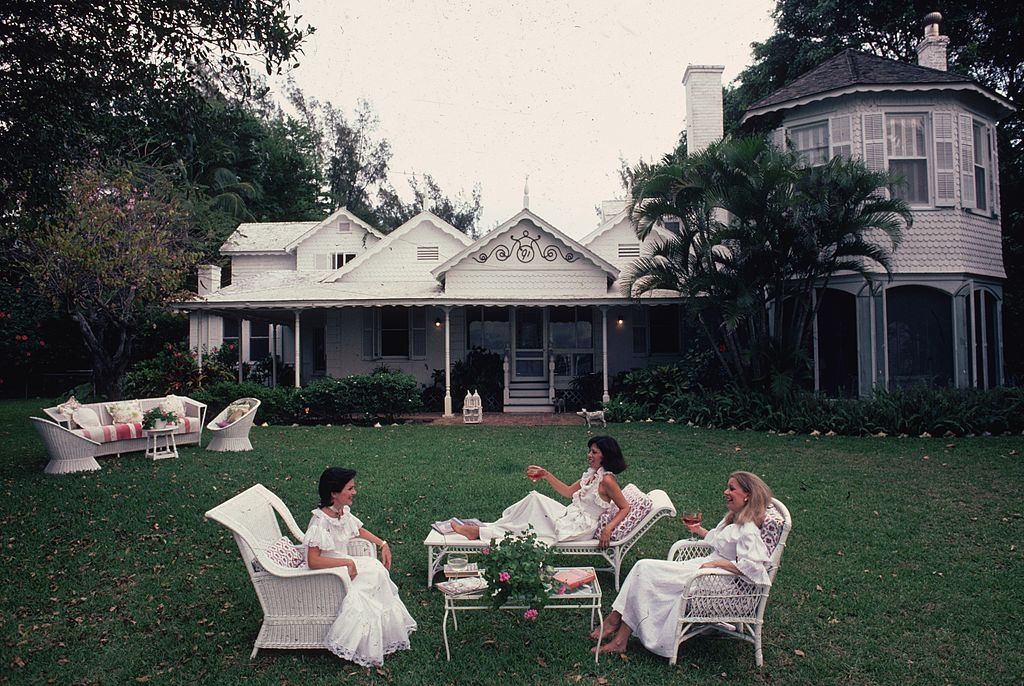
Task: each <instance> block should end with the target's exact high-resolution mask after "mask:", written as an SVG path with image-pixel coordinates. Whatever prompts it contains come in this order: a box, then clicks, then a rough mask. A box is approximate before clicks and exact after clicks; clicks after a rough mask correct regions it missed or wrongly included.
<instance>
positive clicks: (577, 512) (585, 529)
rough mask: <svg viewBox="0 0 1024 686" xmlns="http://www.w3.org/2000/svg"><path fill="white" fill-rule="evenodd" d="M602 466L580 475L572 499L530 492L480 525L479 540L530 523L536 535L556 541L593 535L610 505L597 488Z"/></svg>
mask: <svg viewBox="0 0 1024 686" xmlns="http://www.w3.org/2000/svg"><path fill="white" fill-rule="evenodd" d="M605 473H606V472H605V471H604V468H601V469H598V470H596V471H595V470H593V469H588V470H587V471H585V472H584V473H583V476H581V477H580V488H579V490H578V491H576V492H575V493H573V494H572V502H571V503H569V505H563V504H561V503H560V502H558V501H557V500H555V499H554V498H549V497H548V496H546V495H543V494H541V493H538V492H537V491H530V492H529V493H528V494H527V495H526V497H525V498H523V499H522V500H520V501H519V502H517V503H515V504H514V505H511V506H509V507H508V508H506V509H505V511H504V512H502V514H501V519H499V520H498V521H496V522H491V523H489V524H484V525H483V526H481V527H480V540H481V541H490V540H491V539H500V538H501V537H502V536H504V535H505V534H506V533H508V532H514V533H521V532H523V531H526V528H527V527H528V526H529V525H531V524H532V525H533V530H534V531H535V532H537V537H538V538H540V539H542V540H545V541H549V542H556V543H563V542H566V541H583V540H589V539H591V538H593V537H594V530H595V529H596V528H597V520H598V518H599V517H600V516H601V514H602V513H603V512H604V511H605V510H606V509H608V508H609V507H611V506H612V503H611V502H610V501H605V500H602V499H601V496H600V494H599V493H598V487H599V486H600V485H601V479H603V478H604V475H605Z"/></svg>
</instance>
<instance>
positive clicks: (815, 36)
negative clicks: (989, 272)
mask: <svg viewBox="0 0 1024 686" xmlns="http://www.w3.org/2000/svg"><path fill="white" fill-rule="evenodd" d="M935 9H938V10H940V11H941V12H942V15H943V22H942V32H943V33H944V34H945V35H948V36H949V39H950V41H949V69H950V71H954V72H957V73H960V74H966V75H968V76H970V77H972V78H974V79H975V80H977V81H978V82H979V83H981V84H982V85H984V86H987V87H988V88H991V89H993V90H995V91H997V92H999V93H1001V94H1002V95H1004V96H1005V97H1006V98H1008V99H1009V100H1010V101H1011V102H1013V103H1014V105H1015V106H1016V107H1017V111H1016V112H1015V113H1014V114H1012V115H1010V116H1009V117H1007V118H1006V119H1004V120H1003V121H1002V122H1001V123H1000V126H999V130H998V142H999V181H1000V188H1001V191H1002V193H1001V198H1000V200H1001V204H1002V207H1001V213H1000V220H1001V222H1002V227H1003V260H1004V263H1005V266H1006V273H1007V280H1006V283H1005V286H1004V289H1005V304H1004V308H1003V313H1004V316H1003V322H1004V340H1006V341H1015V340H1020V339H1021V338H1022V337H1024V41H1022V40H1020V36H1021V35H1022V33H1024V5H1022V4H1021V3H1007V2H1003V1H1002V0H965V2H960V3H944V4H943V6H941V7H939V6H936V5H935V3H934V2H929V1H928V0H913V1H912V2H906V1H905V0H903V1H897V0H875V1H874V2H859V3H858V2H841V1H840V0H778V3H777V5H776V9H775V12H774V17H775V20H776V23H777V28H776V31H775V33H774V34H773V35H772V36H771V37H769V38H768V39H767V40H765V41H764V42H761V43H755V44H754V45H753V48H754V63H753V64H752V65H750V66H749V67H747V68H746V69H745V70H744V71H743V72H742V73H741V74H740V75H739V77H738V82H739V83H738V85H737V86H735V87H733V88H728V89H726V112H725V114H726V130H727V131H729V132H735V131H737V130H738V128H739V120H740V118H741V117H742V115H743V112H744V111H745V110H746V108H747V107H748V106H749V105H750V104H752V103H753V102H756V101H757V100H759V99H760V98H762V97H764V96H766V95H768V94H769V93H771V92H772V91H774V90H776V89H777V88H781V87H782V86H784V85H786V84H787V83H789V82H791V81H792V80H793V79H795V78H796V77H797V76H799V75H800V74H802V73H804V72H806V71H807V70H809V69H811V68H813V67H815V66H817V65H818V64H820V63H821V62H823V61H824V60H826V59H828V58H829V57H831V56H833V55H835V54H837V53H839V52H841V51H842V50H844V49H846V48H854V49H857V50H863V51H865V52H869V53H872V54H875V55H880V56H882V57H889V58H891V59H898V60H901V61H904V62H910V63H916V61H917V53H916V47H917V43H918V42H919V41H920V39H921V36H922V28H921V19H922V18H923V17H924V16H925V15H926V14H927V13H929V12H931V11H933V10H935ZM1005 352H1006V356H1005V357H1006V365H1007V369H1008V371H1009V373H1010V375H1011V377H1016V378H1017V379H1022V378H1024V346H1007V347H1006V349H1005Z"/></svg>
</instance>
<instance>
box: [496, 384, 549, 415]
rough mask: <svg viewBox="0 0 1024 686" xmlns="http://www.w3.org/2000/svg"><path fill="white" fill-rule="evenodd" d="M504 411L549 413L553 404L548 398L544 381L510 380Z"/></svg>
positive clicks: (546, 385) (511, 412)
mask: <svg viewBox="0 0 1024 686" xmlns="http://www.w3.org/2000/svg"><path fill="white" fill-rule="evenodd" d="M508 396H509V398H508V402H506V403H505V410H504V411H505V412H507V413H510V414H527V413H529V414H538V413H545V414H551V413H554V411H555V406H554V405H553V404H552V403H551V401H549V400H548V384H547V382H546V381H510V382H509V385H508Z"/></svg>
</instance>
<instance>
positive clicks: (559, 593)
mask: <svg viewBox="0 0 1024 686" xmlns="http://www.w3.org/2000/svg"><path fill="white" fill-rule="evenodd" d="M568 590H569V587H568V586H565V585H563V586H562V587H561V588H559V589H558V595H563V594H564V593H565V592H566V591H568Z"/></svg>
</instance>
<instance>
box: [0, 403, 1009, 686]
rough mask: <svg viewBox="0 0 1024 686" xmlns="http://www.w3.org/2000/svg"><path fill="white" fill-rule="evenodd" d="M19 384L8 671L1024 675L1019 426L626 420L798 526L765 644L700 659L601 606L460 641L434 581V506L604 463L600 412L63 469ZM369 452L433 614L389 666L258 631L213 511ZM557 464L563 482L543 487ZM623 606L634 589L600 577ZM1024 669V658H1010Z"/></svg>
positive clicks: (80, 677) (683, 475) (7, 674)
mask: <svg viewBox="0 0 1024 686" xmlns="http://www.w3.org/2000/svg"><path fill="white" fill-rule="evenodd" d="M46 404H48V403H46V402H45V401H28V402H4V403H0V427H3V429H2V430H0V441H2V445H3V446H4V450H3V453H2V456H0V488H2V499H3V500H2V502H3V505H2V506H0V516H2V519H0V523H2V529H0V544H2V549H0V559H2V569H3V575H4V577H5V578H4V583H3V584H2V585H0V636H2V648H0V651H2V652H0V665H2V668H0V683H3V684H8V683H10V684H30V683H31V684H34V683H59V684H96V683H104V684H131V683H146V682H148V683H152V684H175V683H193V682H194V683H244V684H274V685H275V686H276V685H279V684H300V685H306V684H317V683H326V682H328V681H331V682H334V681H337V680H341V681H344V682H347V683H356V684H369V683H380V684H383V683H390V684H456V683H458V684H492V683H516V684H541V683H544V684H550V683H581V684H595V683H596V684H637V683H643V684H673V685H674V684H706V683H709V682H711V683H716V682H720V683H730V684H735V683H743V684H747V683H750V684H762V683H771V684H834V683H841V684H844V685H854V684H900V685H901V686H902V685H905V684H936V683H957V684H989V683H1015V682H1017V681H1018V680H1019V678H1020V675H1021V674H1024V658H1022V656H1021V652H1020V650H1019V646H1021V645H1024V630H1022V629H1021V625H1020V622H1019V621H1018V619H1019V614H1020V613H1019V608H1020V606H1021V601H1022V600H1024V598H1022V596H1024V592H1022V591H1024V582H1022V581H1021V579H1022V577H1024V564H1022V552H1024V551H1022V548H1024V541H1022V537H1021V532H1022V528H1024V519H1022V512H1024V502H1022V500H1021V484H1022V476H1024V461H1022V454H1024V440H1022V439H1021V438H1019V437H1014V438H971V439H938V438H933V439H916V438H907V439H896V438H888V439H872V438H820V439H810V438H808V437H806V436H775V435H765V434H755V433H743V432H730V431H705V430H695V429H691V428H686V427H683V426H677V425H675V426H673V425H665V424H629V425H614V426H612V427H609V433H611V434H612V435H614V436H616V438H618V440H619V441H620V442H621V443H622V445H623V448H624V451H625V453H626V458H627V460H628V461H629V463H630V467H629V469H628V470H627V471H626V472H625V473H624V474H623V475H622V479H621V481H622V483H623V484H625V483H628V482H634V483H636V484H637V485H639V486H641V487H642V488H644V489H645V490H647V489H650V488H663V489H665V490H666V491H667V492H668V493H669V495H670V496H671V497H672V499H673V501H674V502H675V504H676V506H677V507H679V508H681V507H697V508H700V509H703V511H704V512H705V513H706V514H707V515H708V518H709V519H712V518H713V516H711V515H710V514H709V513H716V512H719V511H722V510H723V506H722V501H721V489H722V486H723V484H724V482H725V480H726V478H727V476H728V474H729V472H730V471H731V470H734V469H749V470H751V471H754V472H757V473H759V474H761V475H763V476H764V477H765V479H766V481H767V482H768V483H769V485H771V486H772V487H773V488H774V490H775V492H776V494H777V496H778V497H779V498H780V499H782V500H783V501H784V502H785V503H786V504H787V505H788V506H789V508H790V509H791V511H792V513H793V518H794V530H793V534H792V536H791V537H790V541H789V547H788V549H787V552H786V555H785V557H784V558H783V565H782V569H781V571H780V572H779V576H778V578H777V581H776V587H775V588H774V589H773V592H772V597H771V599H770V601H769V604H768V609H767V612H766V627H765V641H766V644H765V649H764V652H765V666H764V668H763V669H762V670H758V669H757V668H755V667H754V661H753V650H752V648H751V646H749V645H748V644H745V643H740V642H737V641H721V640H710V639H697V640H694V641H690V642H688V643H686V644H684V646H683V648H682V650H681V654H680V664H679V665H678V666H677V667H671V666H669V665H668V663H667V661H666V660H664V659H662V658H659V657H656V656H654V655H652V654H650V653H648V652H646V651H645V650H644V649H643V648H642V647H641V646H640V645H639V643H635V642H634V643H633V644H632V645H631V648H630V650H629V652H628V654H627V655H626V657H625V658H624V659H619V658H612V659H608V660H602V663H601V664H600V666H597V667H595V666H594V664H593V662H591V661H590V660H589V659H588V652H587V650H588V646H589V644H588V642H587V640H586V638H585V634H586V631H585V629H586V626H587V621H588V619H587V617H586V616H585V615H584V613H573V612H558V613H555V612H550V613H547V614H545V613H541V617H540V619H539V620H538V621H537V622H536V623H528V622H525V621H523V620H521V619H519V618H518V617H516V616H515V615H513V614H511V613H504V612H500V613H474V614H472V615H467V616H466V617H465V618H464V620H463V621H462V622H460V631H459V632H457V633H455V634H453V635H452V639H453V640H452V652H453V658H454V661H453V662H450V663H449V662H446V661H445V660H444V646H443V644H442V639H441V630H440V620H441V599H440V597H439V593H438V592H437V591H435V590H429V591H428V590H427V589H426V588H425V568H426V554H425V551H424V549H423V546H422V540H423V537H424V536H425V535H426V531H427V524H428V522H430V521H432V520H434V519H439V518H441V517H445V516H449V515H456V514H457V515H467V516H479V517H481V518H484V519H487V518H494V517H496V516H497V515H498V514H499V513H500V511H501V509H502V508H503V507H504V506H505V505H507V504H509V503H510V502H512V501H513V500H515V499H516V498H518V497H519V496H521V495H522V494H523V493H525V492H526V490H527V489H528V484H527V482H526V481H525V479H524V478H523V477H522V470H523V467H524V466H525V465H526V464H528V463H540V464H543V465H545V466H547V467H549V468H550V469H551V470H552V471H553V472H554V473H556V474H558V475H560V476H561V477H562V478H563V479H570V478H575V477H576V475H577V474H578V473H579V472H581V471H582V469H583V467H584V455H585V437H586V430H585V429H584V428H582V427H523V428H508V427H505V428H499V427H488V426H487V425H486V424H485V425H482V426H476V427H464V426H452V427H434V426H398V427H385V428H382V429H371V428H354V427H333V428H332V427H302V428H291V427H271V428H263V429H259V428H258V429H254V432H253V443H254V445H255V446H256V450H255V451H253V452H252V453H245V454H215V453H208V452H205V451H203V450H199V449H196V448H194V447H190V448H186V449H183V450H182V451H181V457H180V458H179V459H177V460H166V461H162V462H156V463H153V462H149V461H146V460H144V459H143V458H142V456H141V453H132V454H127V455H125V456H123V457H120V458H116V457H108V458H101V460H100V462H101V464H102V465H103V470H102V471H100V472H95V473H89V474H81V475H69V476H64V477H50V476H46V475H44V474H43V473H42V468H43V466H44V464H45V456H44V453H43V448H42V444H41V443H40V441H39V440H38V439H37V437H36V436H35V434H34V432H33V431H32V429H31V427H30V426H29V422H28V421H27V419H26V417H27V416H29V415H31V414H38V408H40V407H43V406H45V405H46ZM332 464H333V465H345V466H351V467H354V468H356V469H358V470H359V472H360V475H359V477H358V486H359V495H358V496H357V500H356V507H355V508H354V509H355V511H356V512H357V514H358V515H359V516H360V517H361V518H362V519H363V520H364V521H365V522H366V524H367V526H368V527H369V528H370V529H371V530H372V531H374V532H376V533H378V534H381V535H385V536H386V537H387V538H388V539H389V540H390V541H391V542H392V545H393V547H394V551H395V567H394V569H393V571H392V578H393V579H394V580H395V581H396V583H397V584H398V585H399V587H400V589H401V593H402V597H403V599H404V600H405V602H406V605H407V606H408V607H409V610H410V612H411V613H412V614H413V616H414V617H415V618H416V619H417V621H418V622H419V631H418V632H417V633H415V634H414V635H413V639H412V643H413V649H412V650H411V651H409V652H403V653H399V654H397V655H394V656H391V657H390V658H388V659H387V661H386V662H385V665H384V668H383V669H381V670H364V669H360V668H358V667H355V666H354V665H351V664H349V663H345V662H342V661H340V660H338V659H337V658H335V657H334V656H333V655H331V654H329V653H327V652H318V651H294V652H293V651H273V650H270V651H263V652H261V653H260V655H259V656H258V657H257V659H256V660H253V661H250V660H249V657H248V656H249V652H250V650H251V648H252V641H253V639H254V637H255V633H256V631H257V628H258V626H259V621H260V618H261V616H262V615H261V612H260V608H259V604H258V602H257V600H256V598H255V595H254V594H253V592H252V589H251V587H250V585H249V582H248V579H247V577H246V574H245V571H244V569H243V567H242V564H241V561H240V558H239V556H238V552H237V548H236V547H235V545H234V542H233V540H232V539H231V537H230V535H229V534H228V532H227V530H225V529H224V528H222V527H220V526H218V525H216V524H214V523H212V522H207V521H205V520H204V519H203V512H205V511H206V510H207V509H209V508H210V507H212V506H213V505H216V504H217V503H219V502H221V501H223V500H224V499H226V498H227V497H229V496H230V495H233V494H235V493H237V492H238V491H241V490H243V489H245V488H247V487H248V486H250V485H252V484H253V483H255V482H261V483H263V484H265V485H266V486H267V487H269V488H270V489H271V490H273V491H275V492H276V493H278V494H279V495H280V496H281V497H282V498H283V499H284V500H285V502H286V503H288V504H289V506H290V507H291V509H292V512H293V513H294V514H295V515H296V519H297V520H298V521H299V522H300V524H303V525H304V524H305V522H306V520H307V514H306V513H307V512H308V511H309V510H311V509H312V508H313V507H314V505H315V492H316V479H317V477H318V476H319V474H320V471H321V470H322V469H323V467H324V466H326V465H332ZM542 488H543V487H542ZM684 534H685V529H684V528H683V526H682V524H680V523H679V522H678V521H675V522H673V521H667V520H663V521H662V522H661V523H659V524H658V525H657V526H656V527H655V528H654V529H653V530H652V531H651V532H650V533H648V534H647V536H646V537H645V538H644V539H642V541H641V543H640V544H639V545H638V546H637V548H635V549H634V551H633V552H631V554H630V557H629V558H628V561H627V567H628V566H630V565H632V563H633V562H634V561H635V560H636V559H638V558H639V557H663V556H664V555H665V553H666V552H667V550H668V547H669V545H670V544H671V542H672V541H673V540H675V539H676V538H679V537H682V536H683V535H684ZM603 583H604V588H605V592H606V595H607V596H608V597H606V599H605V609H606V611H607V609H608V607H609V605H610V603H611V597H612V596H613V593H614V592H613V590H612V588H611V584H610V579H609V578H608V577H604V578H603ZM1014 675H1016V677H1015V676H1014Z"/></svg>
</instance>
